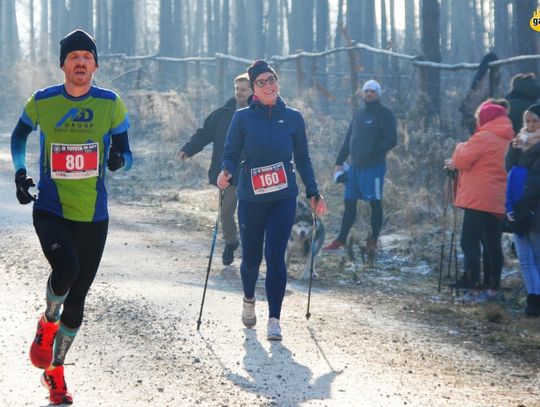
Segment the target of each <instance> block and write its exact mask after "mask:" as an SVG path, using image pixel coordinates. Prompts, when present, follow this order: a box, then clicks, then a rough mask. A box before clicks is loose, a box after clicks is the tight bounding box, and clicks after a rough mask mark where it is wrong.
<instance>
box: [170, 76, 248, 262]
mask: <svg viewBox="0 0 540 407" xmlns="http://www.w3.org/2000/svg"><path fill="white" fill-rule="evenodd" d="M250 95H251V88H250V86H249V78H248V76H247V74H242V75H238V76H237V77H236V78H235V79H234V98H231V99H229V100H228V101H227V103H225V105H223V106H222V107H220V108H219V109H217V110H214V111H213V112H212V113H210V115H209V116H208V117H207V118H206V120H205V121H204V124H203V127H202V128H200V129H197V131H196V132H195V134H193V136H192V137H191V139H190V140H189V141H188V142H187V143H186V144H185V145H184V146H183V147H182V149H181V150H180V152H179V153H178V156H179V158H180V159H182V160H185V159H186V158H188V157H192V156H194V155H195V154H197V153H198V152H200V151H202V149H203V148H204V147H205V146H207V145H208V144H210V143H213V150H212V160H211V162H210V168H209V169H208V180H209V182H210V184H212V185H216V181H217V176H218V174H219V172H220V171H221V156H222V155H223V146H224V144H225V138H226V137H227V131H228V130H229V125H230V124H231V120H232V118H233V115H234V112H235V111H236V110H237V109H241V108H243V107H246V106H247V100H248V97H249V96H250ZM235 211H236V185H231V186H230V188H226V189H225V190H224V191H223V201H222V204H221V224H222V230H223V240H224V241H225V249H224V250H223V255H222V260H223V264H224V265H226V266H228V265H229V264H231V263H232V262H233V260H234V251H235V250H236V249H237V248H238V244H239V243H238V237H237V226H236V222H235V220H234V212H235Z"/></svg>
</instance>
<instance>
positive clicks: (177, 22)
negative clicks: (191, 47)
mask: <svg viewBox="0 0 540 407" xmlns="http://www.w3.org/2000/svg"><path fill="white" fill-rule="evenodd" d="M172 7H173V11H172V24H171V34H172V37H173V44H172V45H173V49H172V50H171V52H172V54H173V55H174V56H176V57H181V56H182V55H183V53H184V18H183V11H184V10H183V8H182V0H174V1H173V4H172Z"/></svg>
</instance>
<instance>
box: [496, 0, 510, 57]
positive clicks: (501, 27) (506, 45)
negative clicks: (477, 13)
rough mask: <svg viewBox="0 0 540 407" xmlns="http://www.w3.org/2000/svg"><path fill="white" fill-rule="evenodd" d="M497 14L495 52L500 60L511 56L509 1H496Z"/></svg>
mask: <svg viewBox="0 0 540 407" xmlns="http://www.w3.org/2000/svg"><path fill="white" fill-rule="evenodd" d="M493 3H494V7H493V10H494V11H493V12H494V13H495V19H494V20H495V24H494V27H493V29H494V31H495V52H496V53H497V55H498V56H499V58H507V57H509V56H510V38H511V30H510V18H509V16H508V0H494V1H493Z"/></svg>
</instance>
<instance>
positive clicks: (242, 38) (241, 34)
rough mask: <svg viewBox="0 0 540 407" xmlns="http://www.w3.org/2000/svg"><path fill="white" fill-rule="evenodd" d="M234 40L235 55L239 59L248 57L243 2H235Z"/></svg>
mask: <svg viewBox="0 0 540 407" xmlns="http://www.w3.org/2000/svg"><path fill="white" fill-rule="evenodd" d="M235 5H236V7H235V30H234V32H235V34H236V35H235V38H234V43H235V45H236V55H238V56H239V57H248V56H249V46H248V41H247V35H246V19H247V17H246V9H245V5H244V0H235Z"/></svg>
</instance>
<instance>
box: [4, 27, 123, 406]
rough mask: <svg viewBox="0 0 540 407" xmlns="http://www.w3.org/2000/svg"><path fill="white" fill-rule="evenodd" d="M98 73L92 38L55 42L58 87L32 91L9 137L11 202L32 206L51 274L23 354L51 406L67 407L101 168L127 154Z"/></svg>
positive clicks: (104, 224)
mask: <svg viewBox="0 0 540 407" xmlns="http://www.w3.org/2000/svg"><path fill="white" fill-rule="evenodd" d="M97 67H98V56H97V49H96V43H95V41H94V39H93V38H92V37H91V36H90V35H89V34H87V33H86V32H84V31H82V30H75V31H73V32H71V33H69V34H68V35H67V36H66V37H64V38H63V39H62V41H60V68H61V69H62V71H64V83H63V84H60V85H56V86H51V87H49V88H46V89H43V90H39V91H37V92H35V93H34V94H33V95H32V97H30V99H29V100H28V102H27V103H26V105H25V107H24V110H23V113H22V115H21V118H20V119H19V121H18V123H17V126H16V127H15V130H14V131H13V134H12V136H11V154H12V158H13V165H14V167H15V171H16V173H15V184H16V187H17V199H18V200H19V202H20V203H21V204H23V205H24V204H29V203H30V202H32V201H33V200H35V203H34V209H33V219H34V228H35V230H36V233H37V235H38V237H39V241H40V243H41V247H42V249H43V253H44V254H45V257H46V258H47V260H48V261H49V263H50V265H51V268H52V272H51V274H50V276H49V278H48V280H47V287H46V308H45V312H44V313H43V314H42V315H41V316H40V317H39V321H38V326H37V332H36V335H35V338H34V341H33V342H32V346H31V348H30V360H31V362H32V364H33V365H34V366H36V367H38V368H40V369H44V372H43V376H42V383H43V384H44V385H45V386H46V387H47V388H48V389H49V400H50V402H51V404H53V405H56V404H72V403H73V398H72V396H71V394H70V393H68V391H67V386H66V382H65V380H64V360H65V357H66V353H67V351H68V350H69V348H70V346H71V344H72V342H73V340H74V338H75V335H76V334H77V331H78V330H79V327H80V326H81V323H82V319H83V309H84V301H85V297H86V294H87V293H88V290H89V288H90V286H91V284H92V281H93V280H94V277H95V275H96V272H97V269H98V266H99V263H100V260H101V256H102V253H103V248H104V246H105V240H106V238H107V229H108V218H109V215H108V212H107V191H106V189H105V172H106V167H107V168H108V169H109V170H110V171H116V170H118V169H120V168H122V167H124V169H125V170H129V169H130V168H131V165H132V156H131V151H130V148H129V141H128V134H127V129H128V127H129V121H128V116H127V111H126V107H125V105H124V103H123V102H122V100H121V99H120V98H119V97H118V95H117V94H116V93H114V92H112V91H110V90H106V89H100V88H97V87H95V86H92V77H93V74H94V72H95V71H96V69H97ZM38 126H39V128H40V146H41V153H40V162H39V169H40V178H39V183H38V191H39V194H38V196H37V198H35V197H34V196H33V195H32V194H31V192H30V190H29V188H30V187H33V186H34V182H33V180H32V178H27V176H26V160H25V153H26V141H27V138H28V135H29V134H30V133H31V132H32V130H36V129H37V127H38Z"/></svg>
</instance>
